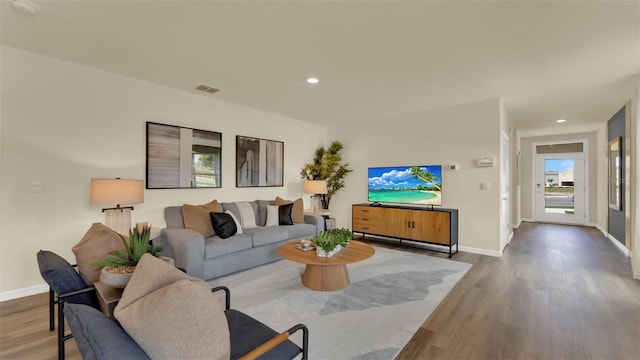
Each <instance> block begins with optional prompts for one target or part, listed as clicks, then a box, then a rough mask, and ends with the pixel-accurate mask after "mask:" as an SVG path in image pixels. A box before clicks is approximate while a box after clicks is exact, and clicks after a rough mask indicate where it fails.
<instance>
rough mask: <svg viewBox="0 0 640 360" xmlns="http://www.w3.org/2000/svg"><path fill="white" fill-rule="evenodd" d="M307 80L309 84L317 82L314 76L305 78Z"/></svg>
mask: <svg viewBox="0 0 640 360" xmlns="http://www.w3.org/2000/svg"><path fill="white" fill-rule="evenodd" d="M307 82H308V83H309V84H317V83H318V78H314V77H310V78H307Z"/></svg>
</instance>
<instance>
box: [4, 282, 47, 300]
mask: <svg viewBox="0 0 640 360" xmlns="http://www.w3.org/2000/svg"><path fill="white" fill-rule="evenodd" d="M44 292H49V286H47V285H46V284H42V285H34V286H29V287H26V288H22V289H16V290H9V291H3V292H1V293H0V302H3V301H8V300H13V299H18V298H21V297H25V296H31V295H36V294H42V293H44Z"/></svg>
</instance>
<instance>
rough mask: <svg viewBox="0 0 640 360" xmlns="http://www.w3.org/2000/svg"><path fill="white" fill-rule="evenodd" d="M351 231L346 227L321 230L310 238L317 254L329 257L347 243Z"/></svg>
mask: <svg viewBox="0 0 640 360" xmlns="http://www.w3.org/2000/svg"><path fill="white" fill-rule="evenodd" d="M352 238H353V233H352V232H351V230H349V229H347V228H338V229H331V230H328V231H324V232H321V233H320V234H318V235H316V236H314V237H313V238H312V239H311V243H313V245H314V246H315V247H316V251H317V254H318V256H320V257H331V256H333V255H335V254H336V253H337V252H338V251H340V250H342V249H344V248H345V247H347V245H349V241H350V240H351V239H352Z"/></svg>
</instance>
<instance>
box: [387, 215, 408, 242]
mask: <svg viewBox="0 0 640 360" xmlns="http://www.w3.org/2000/svg"><path fill="white" fill-rule="evenodd" d="M412 212H413V211H412V210H405V209H389V226H390V228H391V229H390V230H392V234H391V236H395V237H399V238H403V239H412V238H413V229H412V228H411V219H412V217H413V215H412V214H411V213H412Z"/></svg>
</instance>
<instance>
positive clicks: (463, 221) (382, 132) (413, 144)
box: [329, 99, 501, 255]
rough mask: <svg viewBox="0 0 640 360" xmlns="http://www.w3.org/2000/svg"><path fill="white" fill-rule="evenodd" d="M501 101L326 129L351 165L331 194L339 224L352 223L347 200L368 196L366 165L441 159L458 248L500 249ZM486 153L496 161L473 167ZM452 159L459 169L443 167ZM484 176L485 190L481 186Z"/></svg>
mask: <svg viewBox="0 0 640 360" xmlns="http://www.w3.org/2000/svg"><path fill="white" fill-rule="evenodd" d="M500 107H501V105H500V101H499V100H498V99H494V100H489V101H484V102H479V103H473V104H465V105H460V106H455V107H450V108H445V109H438V110H433V111H428V112H423V113H418V114H407V115H405V116H402V117H398V118H393V119H386V120H383V121H376V122H363V123H354V124H342V125H341V127H340V128H339V129H330V130H329V139H330V140H334V139H335V140H340V141H342V142H343V144H344V145H345V149H344V150H343V153H344V160H345V161H347V162H348V163H350V165H351V168H353V169H354V171H353V172H352V173H351V174H349V175H348V176H347V178H346V182H345V183H346V187H345V188H344V189H342V190H341V191H340V192H338V193H337V195H336V196H335V197H333V198H332V200H331V205H330V210H331V213H332V216H333V217H336V218H337V223H338V226H348V227H350V226H351V205H352V204H356V203H362V202H366V201H367V168H368V167H374V166H402V165H438V164H441V165H443V171H442V182H443V192H442V201H443V207H445V208H455V209H458V210H459V243H460V247H461V249H467V250H471V251H477V252H481V253H486V254H491V255H500V253H501V249H500V191H499V189H500V186H499V185H500V170H499V165H498V164H499V159H500V130H501V129H500V126H501V123H500V116H501V109H500ZM487 156H491V157H494V158H495V161H496V166H495V167H492V168H478V167H475V165H474V160H476V159H478V158H480V157H487ZM450 164H458V165H460V166H461V169H460V170H459V171H449V170H446V168H445V166H447V165H450ZM483 181H486V182H489V183H490V189H489V190H488V191H482V190H480V183H481V182H483Z"/></svg>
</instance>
